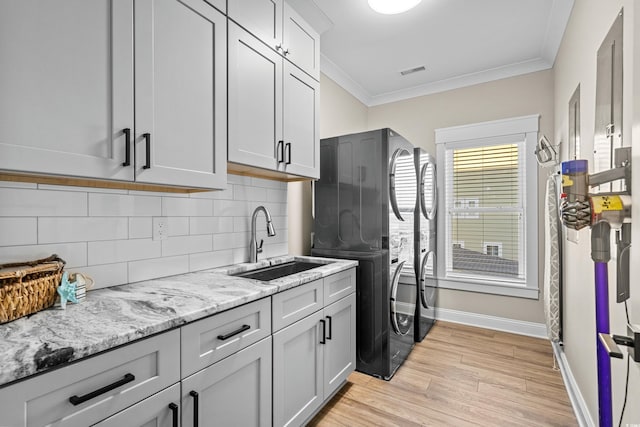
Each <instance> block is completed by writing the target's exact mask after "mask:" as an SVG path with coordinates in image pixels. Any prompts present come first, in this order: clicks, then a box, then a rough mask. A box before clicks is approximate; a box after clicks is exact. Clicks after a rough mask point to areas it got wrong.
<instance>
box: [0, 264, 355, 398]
mask: <svg viewBox="0 0 640 427" xmlns="http://www.w3.org/2000/svg"><path fill="white" fill-rule="evenodd" d="M294 259H295V260H301V261H306V262H312V263H318V264H323V265H322V267H319V268H314V269H312V270H308V271H304V272H301V273H296V274H293V275H290V276H286V277H283V278H280V279H276V280H272V281H270V282H261V281H258V280H252V279H245V278H241V277H233V276H229V274H236V273H240V272H243V271H249V270H254V269H257V268H262V267H267V266H270V265H277V264H282V263H285V262H289V261H293V260H294ZM356 265H357V261H347V260H339V259H328V258H317V257H293V256H284V257H275V258H269V259H265V260H261V261H260V262H258V263H254V264H249V263H245V264H235V265H232V266H228V267H222V268H216V269H212V270H204V271H198V272H194V273H187V274H181V275H178V276H170V277H164V278H160V279H153V280H146V281H144V282H138V283H131V284H127V285H122V286H115V287H111V288H104V289H99V290H95V291H91V292H90V293H89V294H88V295H87V298H86V299H85V300H84V301H83V302H82V303H81V304H68V305H67V309H66V310H62V309H60V308H51V309H48V310H44V311H41V312H39V313H36V314H33V315H31V316H28V317H23V318H21V319H18V320H14V321H13V322H9V323H6V324H4V325H0V366H1V368H0V386H2V385H4V384H7V383H10V382H13V381H16V380H19V379H22V378H25V377H28V376H30V375H33V374H37V373H41V372H44V371H46V370H47V369H51V368H54V367H58V366H61V365H64V364H66V363H68V362H71V361H74V360H78V359H81V358H83V357H86V356H90V355H92V354H96V353H99V352H101V351H105V350H109V349H111V348H114V347H116V346H119V345H122V344H126V343H129V342H131V341H134V340H137V339H140V338H144V337H147V336H150V335H153V334H156V333H159V332H163V331H166V330H169V329H172V328H175V327H178V326H181V325H184V324H186V323H189V322H192V321H194V320H198V319H201V318H203V317H206V316H209V315H212V314H215V313H219V312H221V311H224V310H228V309H230V308H233V307H237V306H239V305H242V304H246V303H248V302H251V301H255V300H258V299H260V298H264V297H267V296H269V295H272V294H275V293H277V292H281V291H284V290H286V289H290V288H293V287H295V286H299V285H301V284H304V283H308V282H311V281H313V280H316V279H320V278H322V277H326V276H328V275H331V274H334V273H338V272H340V271H344V270H347V269H349V268H352V267H355V266H356Z"/></svg>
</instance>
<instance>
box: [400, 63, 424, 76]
mask: <svg viewBox="0 0 640 427" xmlns="http://www.w3.org/2000/svg"><path fill="white" fill-rule="evenodd" d="M425 70H426V68H425V67H424V65H421V66H419V67H415V68H409V69H408V70H404V71H400V74H402V75H403V76H406V75H408V74H413V73H417V72H418V71H425Z"/></svg>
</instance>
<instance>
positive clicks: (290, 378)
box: [273, 310, 324, 426]
mask: <svg viewBox="0 0 640 427" xmlns="http://www.w3.org/2000/svg"><path fill="white" fill-rule="evenodd" d="M322 319H323V315H322V310H321V311H318V312H316V313H314V314H312V315H311V316H308V317H305V318H304V319H302V320H300V321H299V322H296V323H294V324H293V325H291V326H289V327H287V328H285V329H282V330H281V331H279V332H277V333H275V334H274V335H273V425H274V426H284V425H287V426H295V425H302V423H303V422H304V421H305V420H306V419H307V418H309V416H311V414H313V413H314V412H315V410H316V409H317V408H318V407H320V405H321V404H322V402H323V400H324V396H323V391H322V382H323V381H322V368H323V347H324V345H323V344H321V341H324V340H323V336H322V333H323V330H322V326H321V323H320V320H322Z"/></svg>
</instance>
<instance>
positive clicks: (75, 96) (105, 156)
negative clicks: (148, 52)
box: [0, 0, 134, 180]
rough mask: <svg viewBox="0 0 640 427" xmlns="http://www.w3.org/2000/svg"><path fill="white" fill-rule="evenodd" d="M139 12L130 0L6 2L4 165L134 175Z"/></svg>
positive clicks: (1, 112) (1, 37)
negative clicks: (130, 160) (131, 134)
mask: <svg viewBox="0 0 640 427" xmlns="http://www.w3.org/2000/svg"><path fill="white" fill-rule="evenodd" d="M132 16H133V3H132V2H131V1H128V0H95V1H89V2H88V1H85V0H59V1H55V2H50V1H40V0H3V1H1V2H0V58H2V66H1V67H0V94H1V95H0V169H5V170H13V171H20V172H38V173H47V174H61V175H75V176H82V177H94V178H109V179H120V180H133V166H123V162H124V161H125V159H126V157H127V156H126V152H127V144H126V136H125V132H124V129H130V130H131V131H133V125H134V123H133V21H132ZM131 150H132V148H131V149H130V151H129V153H132V151H131ZM130 157H131V156H130Z"/></svg>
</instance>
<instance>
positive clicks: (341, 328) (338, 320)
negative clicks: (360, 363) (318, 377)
mask: <svg viewBox="0 0 640 427" xmlns="http://www.w3.org/2000/svg"><path fill="white" fill-rule="evenodd" d="M324 315H325V319H326V320H327V345H326V346H325V347H324V398H325V399H327V398H328V397H329V396H331V394H333V392H334V391H335V390H336V389H337V388H338V387H340V386H341V385H342V383H344V382H345V381H346V380H347V377H348V376H349V374H350V373H351V372H353V371H354V369H355V368H356V295H355V294H351V295H349V296H348V297H345V298H343V299H341V300H340V301H338V302H335V303H333V304H331V305H330V306H328V307H326V308H325V309H324Z"/></svg>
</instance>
